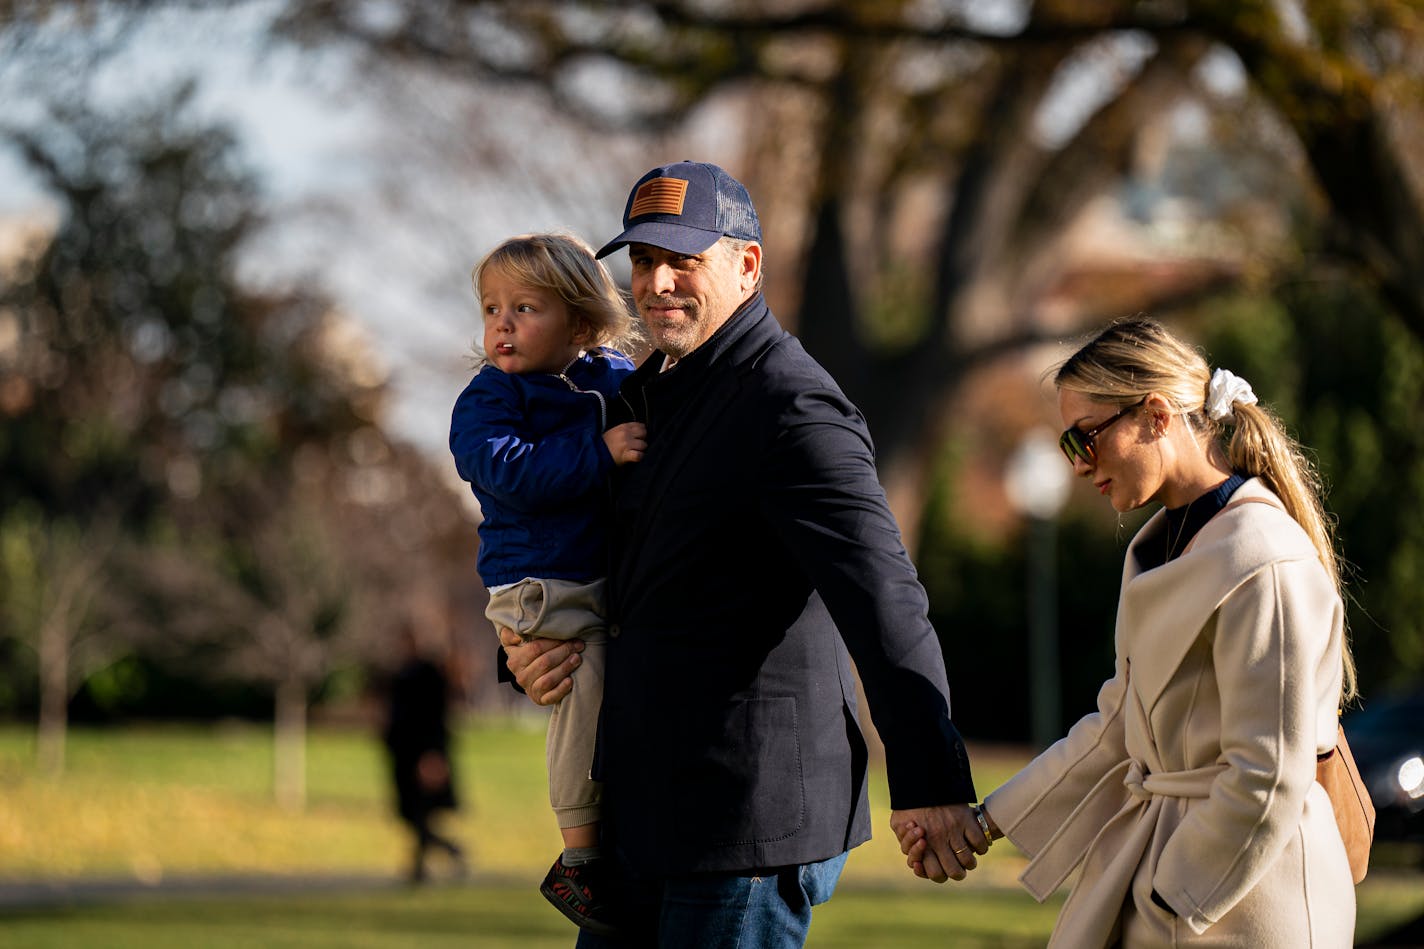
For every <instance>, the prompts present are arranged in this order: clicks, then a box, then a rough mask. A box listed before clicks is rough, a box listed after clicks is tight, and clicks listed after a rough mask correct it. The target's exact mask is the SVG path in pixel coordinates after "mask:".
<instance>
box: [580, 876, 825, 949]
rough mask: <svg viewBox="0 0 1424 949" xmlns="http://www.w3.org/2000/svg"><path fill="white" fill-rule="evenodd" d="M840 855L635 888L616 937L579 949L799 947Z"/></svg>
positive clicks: (583, 939) (586, 936)
mask: <svg viewBox="0 0 1424 949" xmlns="http://www.w3.org/2000/svg"><path fill="white" fill-rule="evenodd" d="M845 861H846V854H840V855H838V856H835V857H831V858H830V859H829V860H822V861H820V862H819V863H807V864H802V865H800V866H790V867H778V868H776V869H774V870H768V871H765V872H764V873H762V874H759V875H756V876H736V875H734V874H730V873H695V874H688V875H686V876H677V877H664V878H662V879H659V880H657V881H640V882H637V883H634V884H633V886H632V892H631V893H630V894H629V897H630V899H629V904H630V905H629V909H630V912H631V914H632V917H631V919H630V925H629V928H628V930H627V932H626V933H625V935H624V936H623V937H622V938H618V939H608V938H604V937H601V936H595V935H592V934H591V933H587V932H584V933H580V934H579V938H578V949H634V947H636V949H655V947H656V949H674V947H676V949H800V947H801V946H803V945H805V942H806V933H807V931H808V930H809V929H810V928H811V907H812V906H816V905H818V904H820V903H824V902H825V901H826V900H828V899H830V898H831V893H832V892H833V891H834V890H835V888H836V882H837V881H838V880H840V878H841V869H842V868H843V867H844V866H845Z"/></svg>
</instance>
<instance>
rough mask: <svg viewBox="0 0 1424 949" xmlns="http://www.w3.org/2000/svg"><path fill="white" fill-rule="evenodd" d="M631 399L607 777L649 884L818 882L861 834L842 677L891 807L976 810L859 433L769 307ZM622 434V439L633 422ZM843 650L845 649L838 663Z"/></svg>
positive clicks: (627, 848)
mask: <svg viewBox="0 0 1424 949" xmlns="http://www.w3.org/2000/svg"><path fill="white" fill-rule="evenodd" d="M662 362H663V356H662V354H661V353H654V354H653V355H652V357H650V358H649V359H648V360H647V361H646V362H645V363H644V364H643V365H642V366H641V367H640V368H639V370H638V371H637V372H635V373H634V374H633V375H632V376H630V377H629V378H628V379H626V380H625V381H624V385H623V389H622V396H623V401H624V403H625V404H624V407H623V408H624V411H626V412H631V414H632V416H633V417H634V418H636V419H637V420H639V421H642V422H644V423H646V425H647V427H648V451H647V454H646V456H645V458H644V460H642V461H641V462H638V463H636V464H630V465H624V466H622V467H620V468H619V469H618V471H617V473H616V475H615V486H614V504H613V517H614V525H613V537H614V543H613V553H612V564H611V569H610V576H609V588H610V599H609V618H610V623H611V625H612V631H613V632H614V634H615V638H614V639H612V640H611V642H610V643H609V646H608V668H607V679H606V683H605V692H604V705H603V716H602V719H601V724H600V737H599V748H598V754H597V758H596V761H595V766H594V767H595V777H597V778H599V779H601V780H602V781H604V782H605V786H604V800H605V805H606V806H605V820H606V824H605V829H606V830H607V831H608V833H609V840H610V841H611V842H612V843H613V845H614V846H615V847H616V848H617V850H618V852H619V853H620V854H621V856H622V857H623V858H624V859H625V860H627V861H628V863H629V864H630V865H631V866H632V867H633V868H634V869H635V870H636V871H638V872H641V873H653V874H671V873H685V872H696V871H728V870H751V869H761V868H769V867H776V866H785V865H789V864H798V863H808V862H812V861H816V860H821V859H825V858H828V857H831V856H834V855H836V854H839V853H841V852H843V851H845V850H847V849H849V848H851V847H853V846H855V845H857V844H859V843H862V842H863V841H865V840H866V839H868V838H869V836H870V822H869V814H868V806H867V802H866V760H867V753H866V745H865V741H864V739H863V737H862V734H861V732H860V727H859V725H858V722H857V718H856V715H857V712H856V699H855V686H854V679H853V677H852V674H851V667H850V659H851V658H852V657H853V658H854V660H855V663H856V666H857V669H858V671H859V673H860V676H861V679H862V681H863V683H864V686H865V690H866V695H867V698H868V701H869V704H870V712H871V715H872V717H873V720H874V722H875V725H876V728H877V730H878V731H879V733H880V736H881V739H882V741H883V742H884V744H885V747H886V757H887V762H888V768H889V783H890V792H891V794H890V796H891V802H892V805H893V806H895V807H898V808H907V807H918V806H924V805H931V804H947V803H964V802H968V801H973V800H974V799H975V795H974V787H973V783H972V781H971V778H970V772H969V762H968V758H967V756H966V755H965V752H964V745H963V742H962V741H961V739H960V737H959V734H958V733H957V731H956V730H955V728H954V726H953V724H951V722H950V715H949V689H948V685H947V683H946V678H945V669H944V661H943V657H942V654H941V651H940V646H939V641H938V639H937V638H936V635H935V631H934V629H933V628H932V627H931V626H930V623H929V620H928V618H927V609H928V604H927V601H926V598H925V593H924V590H923V588H922V587H921V585H920V583H919V581H918V579H917V577H916V574H915V570H914V567H913V566H912V564H911V563H910V559H909V557H908V555H907V554H906V552H905V549H904V545H903V543H902V541H901V538H900V532H899V528H898V526H897V525H896V523H895V520H894V518H893V516H892V515H891V513H890V510H889V507H888V505H887V504H886V500H885V494H884V491H883V489H882V488H881V486H880V483H879V481H878V479H877V476H876V471H875V464H874V457H873V449H872V447H871V442H870V436H869V433H868V431H867V429H866V425H865V420H864V419H863V417H862V416H861V414H860V412H859V411H858V410H857V409H856V408H855V406H854V405H852V404H851V403H850V402H849V400H847V399H846V397H845V396H844V395H843V394H842V393H841V391H840V389H839V388H838V387H837V386H836V384H835V382H834V381H833V380H832V379H831V377H830V376H829V374H827V373H826V371H825V370H824V369H822V368H821V366H820V365H818V364H817V363H816V362H815V360H813V359H812V358H811V357H810V356H809V355H807V354H806V352H805V350H804V349H802V347H801V344H800V343H799V342H798V341H797V340H796V339H795V338H794V337H792V336H791V335H789V334H788V333H786V332H785V331H783V330H782V328H781V327H780V325H779V324H778V323H777V322H776V319H775V317H774V316H773V315H772V314H771V312H770V311H769V310H768V308H767V306H766V303H765V302H764V300H763V299H762V297H761V296H760V295H757V296H755V297H753V298H752V299H751V300H749V301H748V302H747V303H746V304H744V305H743V306H742V308H741V309H740V310H739V311H738V312H737V313H736V314H735V315H734V316H733V317H732V318H731V319H730V320H729V321H728V322H727V323H726V324H725V325H724V326H722V327H721V328H720V329H719V330H718V331H717V332H716V333H715V334H714V335H713V336H712V337H711V338H710V339H709V340H708V341H707V342H706V343H704V344H703V345H702V346H700V347H698V348H697V349H696V350H694V351H693V352H692V353H690V354H689V355H688V356H687V357H685V358H684V359H682V360H681V361H680V362H679V363H678V364H677V365H676V366H675V367H673V368H672V369H670V370H668V371H667V372H659V369H660V368H661V366H662ZM624 420H626V419H624ZM847 647H849V650H847Z"/></svg>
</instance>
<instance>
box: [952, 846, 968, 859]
mask: <svg viewBox="0 0 1424 949" xmlns="http://www.w3.org/2000/svg"><path fill="white" fill-rule="evenodd" d="M972 849H973V848H972V847H965V848H964V849H963V850H955V851H954V855H955V856H956V857H957V856H959V855H960V854H962V853H968V852H969V851H970V850H972Z"/></svg>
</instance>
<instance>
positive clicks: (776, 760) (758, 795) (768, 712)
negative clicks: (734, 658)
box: [674, 696, 806, 846]
mask: <svg viewBox="0 0 1424 949" xmlns="http://www.w3.org/2000/svg"><path fill="white" fill-rule="evenodd" d="M708 725H709V728H708V729H707V731H706V732H704V735H705V736H706V738H707V739H709V740H706V741H705V742H698V741H696V740H694V741H693V742H692V743H691V744H690V745H689V746H688V750H689V753H690V754H692V755H695V757H690V758H688V759H685V760H684V761H683V762H681V767H680V768H679V769H678V770H680V771H682V772H683V773H682V774H681V775H680V776H679V778H678V780H677V781H676V782H675V783H674V787H682V788H686V789H687V804H688V806H689V813H690V814H693V815H698V816H699V817H700V820H699V821H698V823H701V825H702V827H703V828H705V831H706V835H707V836H706V838H705V839H706V840H707V842H708V844H710V845H712V846H728V845H736V844H750V843H765V842H768V841H773V840H782V839H784V838H787V837H791V836H793V835H795V834H796V833H797V832H798V831H799V830H800V829H801V827H802V825H803V824H804V823H805V820H806V789H805V782H804V780H803V770H802V761H801V740H800V739H801V736H800V731H799V727H798V720H797V714H796V699H795V698H794V697H792V696H775V697H763V698H752V699H745V700H742V701H739V702H737V703H736V704H734V705H732V706H730V707H729V708H727V709H726V710H725V714H724V715H722V716H720V718H719V719H718V720H717V721H715V722H709V723H708ZM699 737H700V736H699ZM699 746H700V747H701V748H702V752H701V753H700V754H699V753H698V752H697V749H698V748H699Z"/></svg>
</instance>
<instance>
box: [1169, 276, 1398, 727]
mask: <svg viewBox="0 0 1424 949" xmlns="http://www.w3.org/2000/svg"><path fill="white" fill-rule="evenodd" d="M1287 276H1288V279H1285V280H1283V282H1282V283H1281V284H1279V285H1277V286H1275V287H1274V288H1273V294H1272V295H1271V296H1270V297H1262V296H1257V295H1252V296H1241V297H1237V298H1234V299H1232V300H1230V301H1228V302H1226V303H1224V304H1222V305H1218V306H1215V307H1212V308H1211V309H1210V310H1209V311H1207V312H1205V313H1203V314H1202V315H1201V317H1200V318H1199V320H1196V321H1194V322H1195V323H1197V326H1196V328H1195V332H1196V333H1197V334H1198V335H1199V336H1200V338H1201V341H1202V343H1203V345H1204V347H1205V348H1206V349H1207V351H1208V352H1209V353H1210V355H1211V359H1212V362H1213V364H1219V365H1225V366H1228V367H1230V368H1232V369H1233V371H1236V372H1239V373H1241V374H1242V375H1244V376H1245V377H1246V378H1248V379H1250V380H1251V382H1252V385H1253V386H1254V387H1255V388H1256V390H1257V392H1258V393H1259V394H1260V397H1261V398H1262V399H1263V400H1265V401H1267V402H1269V403H1270V404H1271V405H1272V406H1273V407H1275V408H1276V410H1277V411H1278V412H1280V413H1281V416H1282V418H1283V419H1285V421H1286V423H1287V425H1288V426H1289V427H1290V429H1291V430H1292V431H1293V432H1294V433H1295V434H1296V435H1297V437H1299V438H1300V439H1301V441H1302V442H1303V444H1305V445H1306V446H1307V447H1308V448H1309V449H1310V451H1311V452H1312V453H1313V454H1314V455H1315V457H1316V461H1317V464H1318V465H1319V466H1320V470H1321V474H1322V476H1323V477H1324V479H1325V483H1326V486H1327V491H1328V497H1327V507H1328V509H1329V510H1330V512H1331V513H1332V515H1334V517H1335V518H1336V520H1337V526H1338V532H1339V538H1338V542H1339V548H1340V550H1341V553H1342V555H1343V557H1344V560H1345V562H1346V564H1347V565H1348V569H1347V575H1346V592H1347V606H1348V620H1349V625H1350V635H1351V639H1352V642H1353V644H1354V648H1355V651H1356V654H1357V660H1358V663H1359V666H1360V683H1361V690H1362V693H1363V694H1364V696H1365V700H1366V701H1368V699H1369V697H1370V696H1371V695H1372V694H1374V695H1379V694H1383V693H1384V692H1386V691H1387V690H1388V689H1390V688H1392V687H1399V686H1404V685H1407V684H1409V683H1413V682H1418V681H1420V680H1421V679H1424V424H1421V416H1420V410H1421V406H1424V341H1422V340H1421V339H1420V338H1419V337H1417V336H1414V335H1412V334H1411V333H1410V332H1409V331H1408V330H1406V328H1405V326H1404V324H1403V321H1402V320H1401V319H1400V318H1399V316H1398V315H1397V314H1396V313H1395V312H1393V311H1392V309H1391V308H1390V306H1389V305H1388V304H1387V303H1386V302H1385V301H1384V300H1382V299H1381V293H1380V291H1379V289H1378V287H1377V286H1375V285H1373V284H1371V283H1370V282H1367V281H1364V280H1361V279H1360V278H1359V275H1358V274H1354V273H1351V272H1348V271H1345V272H1342V271H1338V270H1337V271H1329V270H1322V269H1318V268H1312V269H1310V270H1309V271H1307V272H1303V273H1298V274H1291V275H1287ZM1344 314H1348V317H1347V318H1342V315H1344Z"/></svg>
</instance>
